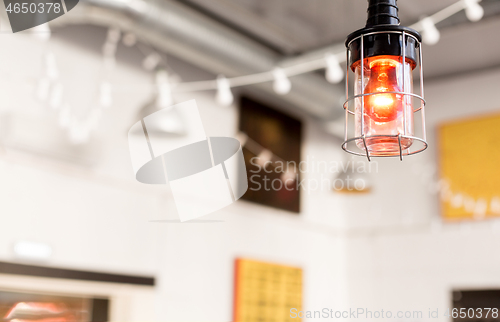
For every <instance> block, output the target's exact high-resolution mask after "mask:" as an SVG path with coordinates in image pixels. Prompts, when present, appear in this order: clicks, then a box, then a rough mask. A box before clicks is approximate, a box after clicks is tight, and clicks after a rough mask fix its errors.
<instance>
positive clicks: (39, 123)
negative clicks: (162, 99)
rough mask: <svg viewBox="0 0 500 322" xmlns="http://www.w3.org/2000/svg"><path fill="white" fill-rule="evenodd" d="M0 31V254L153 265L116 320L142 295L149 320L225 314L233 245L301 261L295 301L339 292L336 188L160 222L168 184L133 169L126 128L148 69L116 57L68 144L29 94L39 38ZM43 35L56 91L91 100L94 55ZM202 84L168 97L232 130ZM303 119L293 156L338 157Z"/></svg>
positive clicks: (168, 213) (89, 265)
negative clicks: (4, 124) (101, 97)
mask: <svg viewBox="0 0 500 322" xmlns="http://www.w3.org/2000/svg"><path fill="white" fill-rule="evenodd" d="M79 36H80V37H83V34H79ZM87 37H89V35H87ZM90 37H93V35H90ZM96 37H97V36H96ZM82 40H83V39H82ZM2 41H3V42H4V48H5V50H2V51H1V52H0V61H1V62H3V63H2V64H0V72H1V73H2V74H3V75H4V76H3V77H2V78H1V79H0V82H1V84H0V85H1V86H0V100H1V102H2V103H1V104H0V105H1V106H2V112H3V115H4V117H5V116H8V117H9V118H10V123H8V124H11V127H10V128H9V129H8V131H7V132H8V133H9V135H10V136H8V140H6V141H5V144H6V146H5V149H6V152H5V153H3V154H2V155H0V177H1V178H2V180H1V181H0V196H1V197H0V198H1V202H0V213H1V214H2V216H1V217H0V226H1V227H2V228H3V229H2V234H0V260H3V261H17V259H16V258H15V257H14V256H13V252H12V244H13V243H14V242H15V241H16V240H32V241H39V242H43V243H47V244H50V245H51V246H52V247H53V248H54V251H55V252H54V255H53V256H52V258H51V259H50V260H49V261H48V262H45V263H42V264H45V265H50V266H57V267H68V268H78V269H88V270H98V271H109V272H114V273H130V274H143V275H154V276H156V277H157V280H158V285H157V287H156V288H155V290H154V292H155V295H151V294H149V295H144V296H143V295H140V296H139V295H138V296H137V297H134V296H131V297H130V298H129V299H128V300H120V301H122V303H125V304H124V305H125V306H127V308H128V310H127V311H124V312H128V313H126V314H125V313H123V311H122V312H121V314H120V315H116V314H115V315H114V316H113V318H114V319H120V320H127V321H134V320H144V319H146V318H147V319H153V318H152V317H151V307H150V305H146V304H145V303H147V302H151V301H152V302H153V303H154V304H155V309H154V314H155V315H154V319H156V320H157V321H174V320H175V321H214V320H217V321H230V320H231V319H232V307H233V303H232V292H233V291H232V281H233V264H234V259H235V258H236V257H247V258H254V259H257V260H268V261H270V262H276V263H283V264H290V265H296V266H299V267H302V268H303V269H304V279H305V283H304V287H305V290H304V306H305V307H316V306H317V305H321V306H331V305H332V303H335V304H339V305H340V304H347V302H346V300H347V299H346V297H345V288H346V281H345V279H344V276H345V257H346V254H345V244H344V242H343V240H342V239H339V238H337V237H335V236H334V235H333V234H332V232H334V231H335V230H334V227H336V225H339V224H340V223H341V222H342V212H343V209H342V208H341V207H340V206H339V204H338V200H339V198H340V197H338V196H336V195H334V194H333V193H332V192H331V191H329V190H324V191H316V192H314V193H311V194H307V193H304V194H303V197H302V201H303V214H302V215H300V216H298V215H295V214H291V213H286V212H283V211H278V210H274V209H271V208H268V207H263V206H259V205H255V204H251V203H248V202H244V201H239V202H237V203H236V204H234V205H232V206H230V207H228V208H226V209H223V210H221V211H219V212H216V213H214V214H213V215H211V216H209V217H208V218H207V219H208V220H217V221H219V222H214V223H205V224H199V223H198V224H189V223H188V224H175V223H171V222H170V223H169V222H165V221H164V222H161V220H167V219H172V218H175V209H174V208H173V201H172V199H171V197H170V192H169V190H168V188H167V187H149V186H145V185H142V184H140V183H138V182H135V181H134V176H133V172H132V167H131V165H130V161H129V155H128V145H127V137H126V133H127V130H128V127H129V126H131V125H132V124H133V123H134V122H135V121H136V113H137V111H138V109H139V107H140V106H141V104H142V103H143V102H145V101H146V100H147V99H148V98H149V95H150V93H149V89H148V86H145V85H147V84H149V82H150V80H151V75H148V74H147V73H146V72H144V71H142V70H141V69H139V68H135V67H134V66H131V65H129V64H121V63H120V62H119V64H118V67H117V69H116V70H115V71H114V72H113V75H112V83H113V85H114V89H115V95H114V99H115V101H114V104H113V106H112V107H111V108H109V109H107V110H104V111H103V117H102V120H101V123H100V124H99V126H98V128H97V130H96V132H95V133H94V134H93V136H92V139H91V141H90V143H89V144H88V145H86V146H84V147H80V148H78V147H72V146H71V145H70V143H69V142H68V140H67V137H66V134H65V132H64V131H62V130H60V129H59V128H58V125H57V111H53V110H51V109H50V108H48V107H46V106H44V105H43V104H41V103H40V102H38V101H37V100H36V99H35V98H34V90H35V89H36V84H37V79H38V77H39V75H40V73H41V70H40V65H41V61H40V58H41V55H42V54H43V52H44V50H45V49H44V46H47V45H46V44H42V43H37V42H35V41H34V40H33V39H32V38H30V36H28V35H2ZM48 46H49V49H50V50H52V51H53V52H54V54H55V55H56V57H57V59H58V64H59V67H60V71H61V78H62V80H63V83H64V84H65V86H66V88H67V91H66V93H67V95H66V97H65V100H66V102H68V104H71V105H72V106H73V107H74V109H75V110H77V111H78V113H83V114H84V113H85V111H86V110H87V109H89V108H91V107H94V106H95V102H96V96H95V93H96V90H97V82H98V81H99V79H100V68H101V65H100V63H101V62H100V56H99V55H98V54H97V53H95V52H93V51H92V50H90V49H88V50H87V49H85V48H84V47H82V46H81V45H80V46H77V45H75V44H72V43H68V42H65V41H63V40H61V39H59V38H57V35H56V37H54V38H53V39H52V40H51V42H50V43H49V45H48ZM6 62H8V63H6ZM173 67H174V69H175V67H176V66H173ZM177 72H179V73H180V74H181V75H182V72H183V71H182V70H179V71H177ZM194 76H196V75H194ZM188 77H191V78H192V77H193V75H191V74H190V75H188ZM212 96H213V93H194V94H185V95H179V96H178V97H176V98H177V100H179V101H183V100H188V99H192V98H196V99H197V101H198V105H199V109H200V113H201V115H202V118H203V121H204V125H205V129H206V132H207V134H208V135H210V136H217V135H220V136H233V135H234V134H235V133H236V128H237V117H238V115H237V109H236V107H230V108H224V107H220V106H217V105H216V104H215V102H214V100H213V98H212ZM75 113H76V112H75ZM304 121H305V129H306V131H305V133H306V134H305V140H304V145H303V146H304V158H305V157H306V156H307V155H313V156H315V158H316V160H328V161H330V160H332V159H339V158H340V152H339V147H338V145H339V144H338V142H336V141H335V140H332V139H331V138H330V137H328V136H325V135H324V134H323V133H322V132H321V131H319V130H318V128H317V126H315V124H313V123H311V121H309V120H304ZM61 151H62V152H64V153H63V156H60V155H57V153H54V152H61ZM68 156H69V158H70V162H66V161H64V159H65V157H68ZM315 175H316V176H317V175H318V174H315ZM151 220H160V222H151ZM44 285H47V284H44ZM0 287H2V283H0ZM74 290H75V291H77V290H80V288H78V287H77V288H75V289H74ZM81 290H82V292H87V291H88V289H87V290H84V289H81ZM113 294H115V293H110V295H113ZM127 294H128V293H127ZM140 294H142V293H140ZM123 301H125V302H123ZM122 307H123V306H122ZM118 311H119V310H118ZM114 312H117V310H114Z"/></svg>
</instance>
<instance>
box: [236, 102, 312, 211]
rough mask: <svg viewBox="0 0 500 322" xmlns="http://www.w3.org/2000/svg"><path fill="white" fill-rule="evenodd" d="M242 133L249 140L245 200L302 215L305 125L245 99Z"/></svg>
mask: <svg viewBox="0 0 500 322" xmlns="http://www.w3.org/2000/svg"><path fill="white" fill-rule="evenodd" d="M239 129H240V131H241V132H243V133H244V134H246V136H247V137H248V139H247V144H246V145H245V148H244V149H243V153H244V155H245V164H246V168H247V174H248V191H247V192H246V194H245V195H244V196H243V198H242V199H244V200H248V201H252V202H256V203H259V204H262V205H266V206H270V207H274V208H279V209H283V210H287V211H290V212H294V213H299V212H300V186H299V185H298V182H299V180H300V174H299V171H298V165H299V164H300V160H301V142H302V122H301V121H300V120H298V119H296V118H294V117H292V116H289V115H286V114H284V113H282V112H280V111H278V110H276V109H273V108H272V107H269V106H267V105H265V104H263V103H259V102H257V101H254V100H252V99H250V98H247V97H242V98H241V102H240V121H239Z"/></svg>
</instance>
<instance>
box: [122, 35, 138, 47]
mask: <svg viewBox="0 0 500 322" xmlns="http://www.w3.org/2000/svg"><path fill="white" fill-rule="evenodd" d="M122 42H123V44H124V45H125V46H127V47H132V46H134V45H135V44H136V43H137V36H136V35H135V34H134V33H132V32H127V33H126V34H125V35H123V38H122Z"/></svg>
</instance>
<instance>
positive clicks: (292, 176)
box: [280, 169, 297, 186]
mask: <svg viewBox="0 0 500 322" xmlns="http://www.w3.org/2000/svg"><path fill="white" fill-rule="evenodd" d="M280 179H281V181H283V183H284V184H286V185H287V186H290V185H292V184H293V183H294V182H295V180H297V174H296V173H295V172H294V171H292V170H290V169H287V170H286V171H285V172H283V173H282V174H281V177H280Z"/></svg>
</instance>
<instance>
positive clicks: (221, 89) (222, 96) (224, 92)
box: [216, 76, 234, 106]
mask: <svg viewBox="0 0 500 322" xmlns="http://www.w3.org/2000/svg"><path fill="white" fill-rule="evenodd" d="M216 100H217V103H219V104H220V105H222V106H230V105H231V104H233V102H234V96H233V93H232V92H231V85H230V83H229V80H228V79H227V78H226V77H224V76H219V77H218V78H217V95H216Z"/></svg>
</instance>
